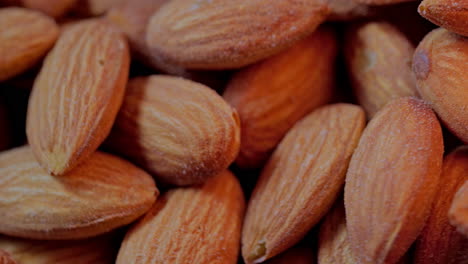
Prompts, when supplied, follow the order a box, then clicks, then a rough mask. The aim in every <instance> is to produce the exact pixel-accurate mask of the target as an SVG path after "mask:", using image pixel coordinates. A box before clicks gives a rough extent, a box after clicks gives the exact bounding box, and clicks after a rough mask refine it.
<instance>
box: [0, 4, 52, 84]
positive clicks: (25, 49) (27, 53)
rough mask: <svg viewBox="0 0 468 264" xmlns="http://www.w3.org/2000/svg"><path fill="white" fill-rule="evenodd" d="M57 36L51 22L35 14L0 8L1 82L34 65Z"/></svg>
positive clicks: (12, 8)
mask: <svg viewBox="0 0 468 264" xmlns="http://www.w3.org/2000/svg"><path fill="white" fill-rule="evenodd" d="M58 34H59V30H58V26H57V24H55V22H54V20H53V19H51V18H49V17H47V16H45V15H43V14H41V13H39V12H36V11H32V10H28V9H24V8H18V7H10V8H0V81H5V80H7V79H9V78H11V77H14V76H15V75H17V74H20V73H22V72H24V71H25V70H27V69H29V68H30V67H32V66H34V65H35V64H36V63H37V62H38V61H39V60H40V59H41V58H42V57H43V56H44V55H45V54H46V52H47V51H48V50H49V49H50V48H52V46H53V45H54V43H55V40H56V39H57V37H58Z"/></svg>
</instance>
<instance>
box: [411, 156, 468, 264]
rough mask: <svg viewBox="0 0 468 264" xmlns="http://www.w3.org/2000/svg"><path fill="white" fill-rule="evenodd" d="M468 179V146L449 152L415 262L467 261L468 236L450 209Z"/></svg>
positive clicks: (445, 263) (451, 263) (459, 263)
mask: <svg viewBox="0 0 468 264" xmlns="http://www.w3.org/2000/svg"><path fill="white" fill-rule="evenodd" d="M466 180H468V148H467V147H460V148H458V149H456V150H455V151H453V152H452V153H450V154H449V155H447V156H446V157H445V159H444V163H443V166H442V176H441V180H440V184H439V190H438V192H437V195H436V199H435V202H434V205H433V208H432V211H431V214H430V216H429V219H428V220H427V222H426V226H425V227H424V229H423V231H422V232H421V235H420V236H419V238H418V240H417V242H416V247H415V251H414V253H413V254H414V263H415V264H463V263H465V264H466V263H468V258H467V256H468V239H467V238H465V237H464V236H463V235H462V234H460V233H458V232H457V231H456V228H455V227H454V226H452V225H451V224H450V222H449V218H448V212H449V208H450V205H451V203H452V200H453V197H454V196H455V193H456V192H457V190H458V189H459V188H460V187H461V186H462V185H463V183H464V182H465V181H466Z"/></svg>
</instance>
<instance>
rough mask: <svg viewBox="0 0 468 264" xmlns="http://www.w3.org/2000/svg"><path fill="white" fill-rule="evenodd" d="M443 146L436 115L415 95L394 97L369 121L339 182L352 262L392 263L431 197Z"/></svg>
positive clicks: (422, 217) (418, 226) (416, 232)
mask: <svg viewBox="0 0 468 264" xmlns="http://www.w3.org/2000/svg"><path fill="white" fill-rule="evenodd" d="M443 149H444V147H443V139H442V132H441V127H440V124H439V122H438V120H437V117H436V116H435V114H434V113H433V112H432V110H431V109H430V107H429V106H428V105H426V104H425V103H424V102H423V101H421V100H419V99H416V98H411V97H409V98H401V99H396V100H394V101H393V102H391V103H389V104H387V105H386V106H385V107H384V108H382V110H380V111H379V112H378V113H377V114H376V116H375V117H374V118H373V119H372V120H371V121H370V123H369V124H368V126H367V127H366V129H365V130H364V132H363V135H362V137H361V140H360V141H359V145H358V147H357V148H356V151H355V152H354V154H353V157H352V158H351V162H350V165H349V169H348V173H347V175H346V184H345V207H346V220H347V228H348V234H349V240H350V245H351V250H352V252H353V255H354V256H355V257H356V260H357V261H358V263H362V264H383V263H395V262H397V261H398V259H399V258H401V257H402V256H403V255H404V254H405V252H406V251H407V250H408V248H409V247H410V245H411V244H412V243H413V242H414V240H415V239H416V238H417V236H418V235H419V233H420V232H421V230H422V228H423V227H424V223H425V221H426V219H427V217H428V216H429V214H430V210H431V204H432V202H433V201H434V198H435V194H436V191H437V184H438V183H439V178H440V173H441V166H442V155H443Z"/></svg>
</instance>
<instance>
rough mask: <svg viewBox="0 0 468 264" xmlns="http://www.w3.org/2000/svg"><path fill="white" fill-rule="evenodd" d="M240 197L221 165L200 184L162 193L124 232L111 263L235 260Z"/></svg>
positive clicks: (225, 263) (224, 263)
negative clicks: (115, 258) (149, 208)
mask: <svg viewBox="0 0 468 264" xmlns="http://www.w3.org/2000/svg"><path fill="white" fill-rule="evenodd" d="M244 206H245V202H244V196H243V194H242V189H241V187H240V185H239V182H238V181H237V179H236V178H235V176H234V175H233V174H232V173H231V172H229V171H227V170H225V171H223V172H221V173H220V174H219V175H217V176H216V177H213V178H211V179H209V180H208V181H207V182H206V183H204V184H203V185H201V186H196V187H190V188H179V189H172V190H170V191H168V192H167V193H165V194H164V195H162V197H160V199H158V201H157V202H156V204H155V205H154V206H153V208H152V209H151V211H149V212H148V213H147V214H146V215H145V217H144V218H143V219H141V220H140V221H139V222H137V223H136V225H135V226H133V227H132V228H131V229H130V230H129V232H128V233H127V235H126V237H125V239H124V242H123V244H122V246H121V248H120V251H119V255H118V257H117V262H116V263H117V264H127V263H133V264H150V263H151V264H163V263H164V264H172V263H197V264H235V263H237V255H238V251H239V240H240V231H241V223H242V217H243V213H244Z"/></svg>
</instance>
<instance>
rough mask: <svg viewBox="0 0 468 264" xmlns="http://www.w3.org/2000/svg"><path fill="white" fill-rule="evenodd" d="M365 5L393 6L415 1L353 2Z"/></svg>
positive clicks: (374, 0)
mask: <svg viewBox="0 0 468 264" xmlns="http://www.w3.org/2000/svg"><path fill="white" fill-rule="evenodd" d="M353 1H356V2H358V3H361V4H366V5H393V4H398V3H403V2H411V1H416V0H353Z"/></svg>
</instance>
